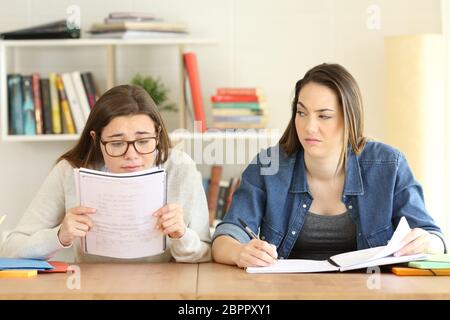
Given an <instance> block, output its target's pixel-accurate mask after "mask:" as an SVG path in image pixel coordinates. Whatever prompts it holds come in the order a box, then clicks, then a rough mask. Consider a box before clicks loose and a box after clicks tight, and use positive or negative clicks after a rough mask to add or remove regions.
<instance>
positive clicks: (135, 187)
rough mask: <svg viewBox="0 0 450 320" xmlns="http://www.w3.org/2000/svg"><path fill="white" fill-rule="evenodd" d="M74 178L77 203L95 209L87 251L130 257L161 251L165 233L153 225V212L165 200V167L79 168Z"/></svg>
mask: <svg viewBox="0 0 450 320" xmlns="http://www.w3.org/2000/svg"><path fill="white" fill-rule="evenodd" d="M77 175H78V177H77ZM77 180H78V181H77ZM75 181H76V184H78V185H79V199H80V205H82V206H86V207H91V208H95V209H97V211H96V213H95V214H92V215H91V216H90V217H91V218H92V220H93V223H94V227H93V229H92V230H91V231H89V232H88V233H87V235H86V237H85V240H84V249H85V252H86V253H89V254H95V255H101V256H108V257H115V258H124V259H131V258H141V257H146V256H152V255H156V254H160V253H162V252H163V251H164V249H165V238H164V235H163V234H162V233H161V232H160V231H159V230H156V229H154V226H155V223H156V218H155V217H153V216H152V214H153V213H154V212H155V211H156V210H158V209H160V208H161V207H163V206H164V205H165V203H166V173H165V171H164V170H156V171H155V170H146V171H140V172H136V173H134V174H109V173H105V172H99V171H93V170H88V169H80V170H78V174H77V171H76V173H75Z"/></svg>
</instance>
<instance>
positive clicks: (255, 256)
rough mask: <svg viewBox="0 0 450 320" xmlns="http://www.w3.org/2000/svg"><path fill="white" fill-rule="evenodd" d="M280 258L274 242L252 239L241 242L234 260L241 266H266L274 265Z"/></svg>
mask: <svg viewBox="0 0 450 320" xmlns="http://www.w3.org/2000/svg"><path fill="white" fill-rule="evenodd" d="M277 258H278V254H277V248H276V247H275V246H274V245H273V244H269V243H267V242H266V241H263V240H259V239H252V240H250V242H248V243H246V244H241V249H240V250H239V251H238V254H237V256H236V257H235V258H234V262H235V263H236V264H237V266H238V267H240V268H245V267H266V266H270V265H272V264H273V263H274V262H275V261H276V260H277Z"/></svg>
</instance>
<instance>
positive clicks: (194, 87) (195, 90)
mask: <svg viewBox="0 0 450 320" xmlns="http://www.w3.org/2000/svg"><path fill="white" fill-rule="evenodd" d="M183 61H184V67H185V70H186V74H187V78H188V80H189V87H190V98H191V100H192V109H193V111H194V112H193V113H194V120H195V121H196V122H197V123H198V124H199V128H198V130H199V132H205V131H206V117H205V110H204V107H203V96H202V90H201V85H200V74H199V71H198V64H197V56H196V54H195V53H193V52H186V53H184V54H183ZM187 94H188V93H187ZM188 107H189V106H188Z"/></svg>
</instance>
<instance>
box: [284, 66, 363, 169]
mask: <svg viewBox="0 0 450 320" xmlns="http://www.w3.org/2000/svg"><path fill="white" fill-rule="evenodd" d="M311 82H313V83H317V84H320V85H323V86H326V87H327V88H329V89H331V90H332V91H333V92H334V93H335V94H336V97H337V98H338V101H339V105H340V106H341V107H342V113H343V116H344V144H343V146H342V152H341V156H340V159H339V164H338V167H337V168H336V169H338V168H340V167H341V166H343V167H344V170H345V166H346V163H347V151H348V145H350V146H351V148H352V150H353V151H354V152H355V154H357V155H358V154H360V153H361V151H362V150H363V149H364V146H365V144H366V142H367V138H366V137H364V109H363V103H362V98H361V92H360V90H359V86H358V83H357V82H356V80H355V78H353V76H352V75H351V74H350V73H349V72H348V71H347V70H346V69H345V68H344V67H342V66H341V65H339V64H327V63H323V64H321V65H318V66H316V67H314V68H312V69H311V70H309V71H308V72H306V74H305V76H304V77H303V79H300V80H298V81H297V83H296V84H295V97H294V100H293V101H292V115H291V120H290V121H289V124H288V126H287V128H286V130H285V131H284V133H283V136H282V137H281V139H280V141H279V143H280V146H281V147H282V149H283V150H284V152H285V153H286V154H287V155H291V154H293V153H294V152H296V151H298V150H299V149H301V148H302V145H301V144H300V141H299V139H298V136H297V130H296V128H295V117H296V114H297V103H298V96H299V94H300V90H301V89H302V88H303V87H304V86H305V85H306V84H308V83H311Z"/></svg>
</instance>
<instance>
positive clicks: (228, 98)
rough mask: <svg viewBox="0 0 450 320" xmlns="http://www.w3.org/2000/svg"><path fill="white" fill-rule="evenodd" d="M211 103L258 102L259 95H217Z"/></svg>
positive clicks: (212, 98)
mask: <svg viewBox="0 0 450 320" xmlns="http://www.w3.org/2000/svg"><path fill="white" fill-rule="evenodd" d="M211 102H258V96H257V95H215V96H212V97H211Z"/></svg>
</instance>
